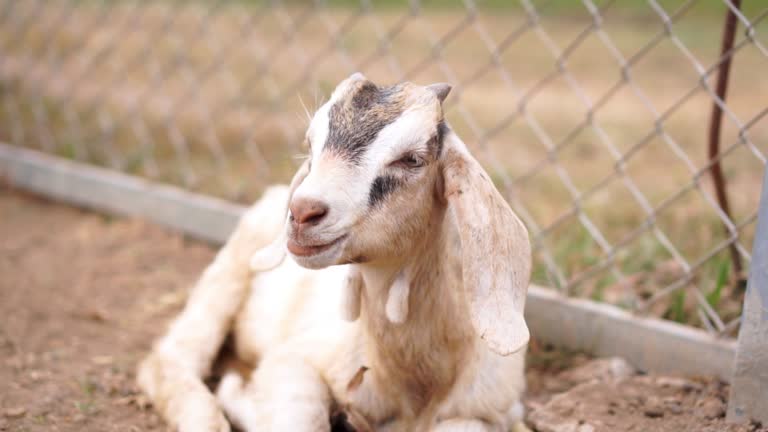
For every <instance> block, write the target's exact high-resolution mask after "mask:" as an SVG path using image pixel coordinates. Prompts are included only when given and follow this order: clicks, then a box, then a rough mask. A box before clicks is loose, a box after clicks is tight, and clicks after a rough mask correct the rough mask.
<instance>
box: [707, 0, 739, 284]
mask: <svg viewBox="0 0 768 432" xmlns="http://www.w3.org/2000/svg"><path fill="white" fill-rule="evenodd" d="M732 4H733V7H734V8H736V9H737V10H738V9H740V8H741V0H732ZM738 25H739V23H738V21H737V20H736V14H734V13H733V11H732V10H731V9H730V8H729V9H727V11H726V15H725V25H724V27H723V39H722V43H721V46H720V59H721V61H720V65H719V66H718V69H717V83H716V84H715V86H716V87H715V94H717V97H718V98H720V100H721V101H723V102H725V98H726V94H727V91H728V77H729V75H730V73H731V59H732V57H733V56H732V55H731V52H730V51H731V50H732V49H733V41H734V39H735V37H736V27H738ZM722 122H723V109H722V108H721V107H720V105H719V104H718V103H717V101H713V102H712V115H711V116H710V118H709V134H708V135H709V136H708V146H707V149H708V151H707V153H708V156H709V160H710V161H711V162H712V168H711V169H710V174H711V175H712V183H713V184H714V187H715V196H716V197H717V204H718V205H719V206H720V209H722V210H723V213H725V214H726V215H727V216H728V217H729V218H730V217H731V208H730V205H729V204H728V191H727V189H726V184H725V176H724V175H723V169H722V167H721V165H720V160H719V159H718V158H719V156H720V127H721V124H722ZM723 228H724V229H725V235H727V236H729V237H730V236H731V232H730V230H729V229H728V227H727V226H725V225H724V226H723ZM729 249H730V252H731V262H732V263H733V271H734V274H735V275H736V278H737V279H741V278H742V277H744V275H743V274H742V273H743V267H742V264H741V256H740V255H739V250H738V249H737V248H736V245H735V244H734V243H731V245H730V247H729Z"/></svg>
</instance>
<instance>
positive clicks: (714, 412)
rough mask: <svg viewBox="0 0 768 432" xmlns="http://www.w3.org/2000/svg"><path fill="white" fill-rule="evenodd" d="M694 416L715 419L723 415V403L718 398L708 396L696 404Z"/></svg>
mask: <svg viewBox="0 0 768 432" xmlns="http://www.w3.org/2000/svg"><path fill="white" fill-rule="evenodd" d="M696 416H697V417H701V418H705V419H710V420H711V419H716V418H719V417H723V416H725V404H723V402H722V401H721V400H720V399H717V398H714V397H709V398H706V399H703V400H701V401H699V402H698V403H697V404H696Z"/></svg>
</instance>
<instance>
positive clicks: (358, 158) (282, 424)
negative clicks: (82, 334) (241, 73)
mask: <svg viewBox="0 0 768 432" xmlns="http://www.w3.org/2000/svg"><path fill="white" fill-rule="evenodd" d="M447 91H448V90H447V88H446V86H444V85H438V86H430V87H426V88H422V87H418V86H414V85H412V84H407V83H406V84H403V85H399V86H394V87H388V88H379V87H377V86H375V85H374V84H373V83H371V82H370V81H367V80H365V78H364V77H362V76H361V75H353V76H352V77H350V78H349V79H348V80H346V81H345V82H343V83H342V84H340V85H339V87H337V89H336V91H334V95H333V96H332V97H331V100H329V102H327V103H326V104H325V105H324V106H323V107H321V109H319V110H318V112H317V113H316V115H315V116H314V117H313V120H312V122H311V124H310V127H309V130H308V134H307V140H308V141H312V142H313V143H314V144H313V147H312V148H311V153H312V154H311V158H310V159H308V160H307V161H306V162H305V163H304V164H303V165H302V167H301V168H300V169H299V170H298V171H297V173H296V175H295V176H294V179H293V181H292V182H291V186H290V187H289V188H286V187H275V188H270V189H269V190H267V191H266V192H265V194H264V196H263V197H262V199H260V200H259V202H257V203H256V204H255V205H254V206H253V207H252V208H251V209H250V210H249V211H248V212H247V213H246V214H245V215H244V216H243V218H242V219H241V221H240V223H239V224H238V227H237V228H236V230H235V232H234V233H233V234H232V236H231V237H230V239H229V240H228V241H227V244H226V245H225V246H224V248H223V249H222V250H221V251H220V252H219V254H218V255H217V257H216V260H215V261H214V262H213V263H212V264H211V265H210V266H209V267H208V268H207V269H206V271H205V272H204V274H203V276H202V277H201V279H200V281H199V282H198V284H197V286H196V287H195V288H194V290H193V291H192V294H191V296H190V299H189V301H188V302H187V305H186V307H185V309H184V311H183V312H182V313H181V315H180V316H179V317H178V318H177V319H176V321H175V322H174V323H173V324H172V325H171V328H170V329H169V331H168V333H167V334H166V335H165V336H164V337H163V338H162V339H161V340H160V341H159V343H158V344H157V345H156V346H155V348H154V350H153V352H152V354H151V355H150V356H149V357H148V358H147V359H146V360H145V361H144V362H143V363H142V365H141V367H140V370H139V376H138V381H139V384H140V386H141V387H142V389H143V390H144V391H145V392H146V393H147V394H148V395H149V397H150V399H151V400H152V401H153V403H154V404H155V405H156V407H157V408H158V409H159V410H160V411H161V412H162V413H163V415H164V416H165V418H166V419H167V420H168V421H169V422H170V423H171V424H172V426H174V427H177V428H178V429H180V430H182V431H183V432H190V431H201V432H202V431H216V432H226V431H228V430H229V429H230V428H229V424H228V423H227V420H226V418H225V416H224V414H223V412H226V413H227V414H228V417H229V418H230V419H231V420H233V421H234V422H235V423H237V424H238V425H239V426H240V427H241V428H242V429H245V430H246V431H284V430H291V431H304V432H315V431H320V432H324V431H329V430H330V424H329V417H330V416H331V414H332V410H333V409H334V408H337V409H341V410H343V411H345V412H346V413H347V414H348V416H349V418H350V420H352V423H353V424H354V425H355V426H356V427H357V428H358V429H360V430H361V432H362V431H365V430H377V431H394V432H399V431H403V432H410V431H414V432H421V431H440V432H459V431H464V432H469V431H477V432H490V431H499V432H500V431H507V430H509V429H510V428H511V427H513V425H514V424H515V422H517V421H520V420H521V416H522V409H521V404H520V397H521V394H522V392H523V388H524V374H523V364H524V355H525V345H526V344H527V342H528V337H529V333H528V329H527V326H526V325H525V321H524V319H523V308H524V305H525V291H526V288H527V284H528V280H529V277H530V267H531V261H530V243H529V239H528V234H527V231H526V229H525V227H524V225H523V224H522V222H520V220H519V219H518V218H517V217H516V216H515V215H514V212H512V210H511V209H510V208H509V206H508V204H507V203H506V202H505V201H504V198H503V197H502V196H501V195H500V194H499V193H498V191H497V190H496V188H495V187H494V185H493V183H492V182H491V180H490V177H489V176H488V175H487V173H485V171H484V170H483V169H482V167H481V166H480V164H479V163H477V161H476V160H475V159H474V158H472V156H471V155H470V154H469V151H468V150H467V149H466V146H465V145H464V143H463V142H462V141H461V140H460V139H459V138H458V137H457V136H456V135H455V134H454V133H452V132H451V131H450V129H449V128H448V127H447V126H446V125H445V124H444V123H443V121H442V107H441V103H442V101H443V99H444V98H445V96H446V95H447ZM286 203H288V206H289V209H290V214H291V217H290V218H289V219H288V220H287V221H286V213H285V209H286ZM275 245H277V246H275ZM286 249H287V251H289V252H290V258H286V259H282V257H284V256H285V252H286ZM257 251H260V252H259V253H256V252H257ZM281 259H282V261H281ZM297 263H298V264H297ZM348 263H353V264H348ZM251 264H253V266H254V267H255V268H257V269H256V271H251V267H252V265H251ZM299 264H300V265H299ZM308 268H314V269H321V270H308ZM266 269H270V270H268V271H265V270H266ZM230 333H232V334H233V335H234V341H235V352H236V353H237V354H238V356H239V357H241V358H242V360H244V361H246V362H248V363H251V364H253V365H255V366H254V367H255V369H254V370H253V373H251V374H250V376H248V377H247V378H245V379H243V377H241V376H240V375H237V374H235V373H234V372H232V373H227V374H225V376H224V377H223V379H222V382H221V383H220V385H219V388H218V389H217V395H218V399H216V398H214V396H213V395H212V394H211V393H210V392H209V391H208V389H207V388H206V387H205V386H204V385H203V382H202V378H203V377H205V375H207V374H208V373H209V370H210V367H211V364H212V362H213V360H214V358H215V356H216V353H217V352H218V351H219V350H220V348H221V346H222V344H223V342H224V339H225V338H226V336H227V334H230ZM246 375H247V374H246Z"/></svg>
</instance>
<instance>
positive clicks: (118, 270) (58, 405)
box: [0, 186, 768, 432]
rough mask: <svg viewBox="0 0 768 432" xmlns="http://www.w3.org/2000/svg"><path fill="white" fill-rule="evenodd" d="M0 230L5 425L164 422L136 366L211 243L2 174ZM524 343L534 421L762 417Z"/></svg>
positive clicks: (704, 427) (690, 386)
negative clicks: (29, 191)
mask: <svg viewBox="0 0 768 432" xmlns="http://www.w3.org/2000/svg"><path fill="white" fill-rule="evenodd" d="M0 239H1V240H0V431H14V432H16V431H30V432H31V431H131V432H133V431H161V430H166V429H167V428H166V426H164V424H163V422H162V420H161V419H160V418H159V417H158V416H157V415H156V414H155V413H154V411H153V410H152V409H151V407H150V406H148V404H147V402H146V399H144V398H143V397H142V396H141V395H140V394H139V393H138V391H137V388H136V386H135V384H134V370H135V366H136V364H137V362H138V360H139V359H140V358H141V357H142V355H143V354H144V353H145V352H146V351H147V350H148V349H149V347H150V345H151V343H152V341H153V340H154V338H156V337H157V336H158V335H159V334H160V333H162V332H163V330H164V328H165V325H166V323H167V322H168V320H169V319H170V318H171V317H172V316H173V315H174V314H175V313H176V312H178V310H179V308H180V307H181V306H182V305H183V302H184V299H185V297H186V291H187V289H188V287H189V286H191V284H192V283H193V282H194V280H195V279H196V278H197V276H198V275H199V273H200V272H201V271H202V269H203V268H204V267H205V265H206V264H207V263H208V262H209V261H210V260H211V259H212V257H213V254H214V252H215V248H214V247H211V246H210V245H205V244H201V243H199V242H196V241H191V240H188V239H186V238H184V237H183V236H180V235H178V234H175V233H172V232H168V231H165V230H163V229H161V228H159V227H156V226H153V225H151V224H148V223H145V222H142V221H138V220H124V219H112V218H109V217H104V216H101V215H97V214H94V213H91V212H87V211H82V210H77V209H73V208H71V207H67V206H64V205H60V204H56V203H51V202H48V201H45V200H41V199H39V198H35V197H32V196H29V195H26V194H22V193H19V192H17V191H12V190H10V189H8V188H4V187H2V186H0ZM530 351H531V354H530V356H529V373H528V380H529V387H530V390H529V397H528V401H527V403H528V405H529V413H530V414H529V417H530V420H531V422H532V423H531V424H537V425H541V426H537V427H539V430H540V432H544V431H546V430H553V431H554V430H557V431H580V432H588V431H661V432H667V431H669V432H672V431H674V432H680V431H730V432H746V431H758V430H761V431H766V430H768V429H766V428H760V427H759V426H758V425H749V426H740V427H733V426H731V427H727V426H726V425H725V423H724V419H723V415H724V407H725V403H724V401H725V400H726V398H727V395H728V386H727V385H726V384H724V383H722V382H719V381H717V380H713V379H709V378H695V379H686V378H669V377H656V376H637V375H633V374H628V375H626V376H621V377H611V376H608V377H603V378H600V376H601V373H600V372H599V369H600V367H601V366H600V364H599V363H595V362H594V361H593V360H591V359H589V358H588V357H586V356H584V355H583V354H578V353H563V352H559V351H554V350H551V349H546V348H543V347H540V346H538V345H537V344H536V343H534V344H532V347H531V350H530ZM595 368H597V369H595ZM596 371H598V372H596ZM608 375H611V374H610V373H608ZM593 378H600V379H597V380H593V381H589V380H592V379H593ZM552 424H556V425H559V426H558V427H561V429H547V428H548V427H549V426H548V425H552Z"/></svg>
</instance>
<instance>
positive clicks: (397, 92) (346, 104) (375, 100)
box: [325, 81, 404, 162]
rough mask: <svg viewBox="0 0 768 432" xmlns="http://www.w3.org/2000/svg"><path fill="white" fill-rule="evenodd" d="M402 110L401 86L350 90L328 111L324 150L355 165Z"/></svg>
mask: <svg viewBox="0 0 768 432" xmlns="http://www.w3.org/2000/svg"><path fill="white" fill-rule="evenodd" d="M403 109H404V91H403V88H402V86H400V85H395V86H391V87H382V88H379V87H377V86H376V85H375V84H373V83H372V82H370V81H366V82H363V83H362V84H360V85H359V86H358V87H357V88H355V89H352V90H350V96H347V97H345V98H344V99H342V100H340V101H338V102H336V103H335V104H334V105H333V106H332V107H331V109H330V112H329V119H328V123H329V124H328V141H327V143H326V145H325V149H327V150H329V151H333V152H335V153H337V154H338V155H340V156H342V157H345V158H346V159H348V160H350V161H352V162H357V161H359V160H360V157H361V156H362V154H363V153H364V152H365V149H366V148H367V147H368V146H369V145H370V144H371V143H372V142H373V140H374V139H376V136H377V135H378V134H379V132H380V131H381V130H382V129H383V128H384V127H385V126H387V125H388V124H390V123H392V122H393V121H395V119H397V118H398V117H399V116H400V115H401V114H402V113H403Z"/></svg>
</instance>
